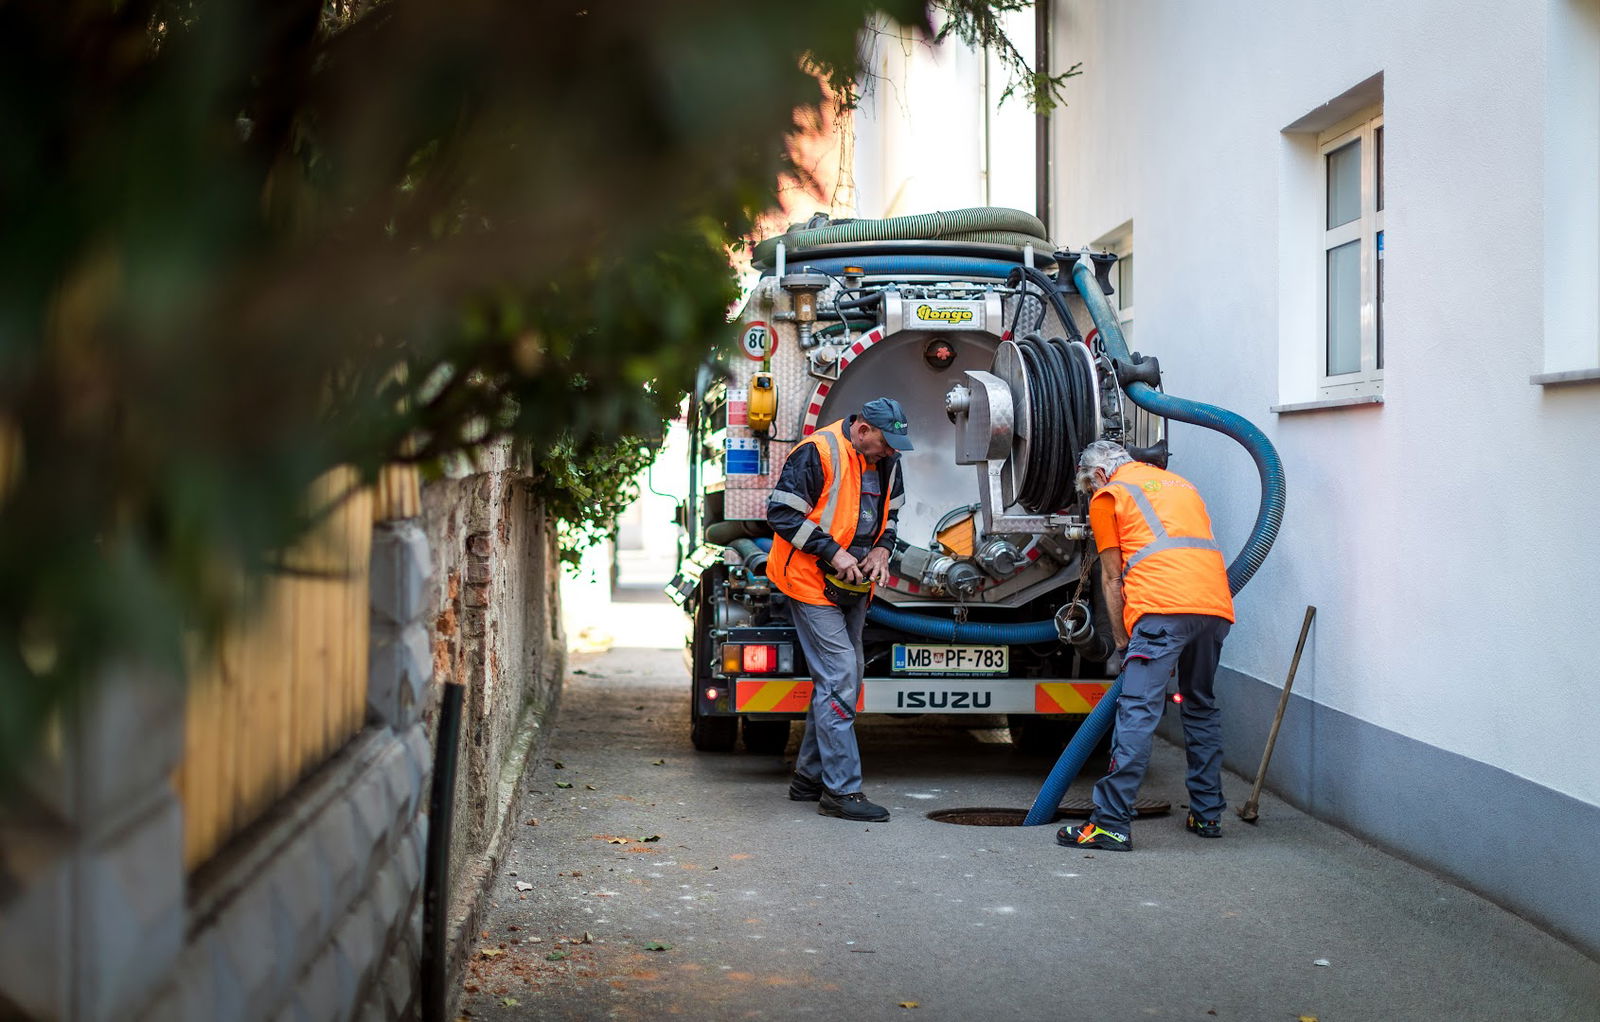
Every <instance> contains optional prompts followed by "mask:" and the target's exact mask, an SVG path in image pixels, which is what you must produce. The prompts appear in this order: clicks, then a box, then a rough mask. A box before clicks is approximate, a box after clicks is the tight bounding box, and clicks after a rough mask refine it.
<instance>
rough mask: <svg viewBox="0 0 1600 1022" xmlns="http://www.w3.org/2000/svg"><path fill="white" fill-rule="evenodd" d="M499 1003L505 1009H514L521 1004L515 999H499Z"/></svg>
mask: <svg viewBox="0 0 1600 1022" xmlns="http://www.w3.org/2000/svg"><path fill="white" fill-rule="evenodd" d="M500 1003H501V1004H502V1005H504V1006H505V1007H507V1008H515V1007H516V1006H517V1005H519V1004H521V1003H522V1002H521V1001H519V1000H517V999H516V998H515V997H502V998H500Z"/></svg>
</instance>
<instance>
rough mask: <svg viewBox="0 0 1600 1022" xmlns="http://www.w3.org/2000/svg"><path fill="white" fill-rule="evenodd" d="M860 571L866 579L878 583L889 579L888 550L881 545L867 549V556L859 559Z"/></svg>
mask: <svg viewBox="0 0 1600 1022" xmlns="http://www.w3.org/2000/svg"><path fill="white" fill-rule="evenodd" d="M861 572H862V574H864V575H865V576H866V577H867V580H868V581H871V582H877V583H879V584H880V585H881V584H884V583H887V582H888V581H889V551H887V550H885V549H884V548H883V547H881V546H875V547H873V548H872V549H871V550H868V551H867V556H865V557H863V558H862V559H861Z"/></svg>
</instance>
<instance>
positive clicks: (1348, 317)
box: [1317, 109, 1383, 398]
mask: <svg viewBox="0 0 1600 1022" xmlns="http://www.w3.org/2000/svg"><path fill="white" fill-rule="evenodd" d="M1317 152H1318V156H1319V157H1320V159H1321V164H1322V194H1323V200H1324V201H1323V203H1322V206H1323V209H1322V214H1323V234H1322V249H1323V270H1322V274H1321V278H1322V286H1321V297H1322V301H1321V303H1320V304H1321V306H1322V352H1321V359H1320V362H1321V374H1320V380H1319V390H1320V396H1322V397H1324V398H1338V397H1359V396H1364V395H1371V394H1382V393H1383V114H1382V111H1381V110H1377V109H1373V110H1368V111H1366V112H1364V113H1361V114H1358V115H1357V116H1355V117H1353V118H1351V119H1349V120H1346V121H1344V122H1343V123H1341V124H1338V125H1336V126H1335V127H1334V128H1332V129H1331V130H1329V131H1326V132H1323V133H1322V134H1321V135H1319V136H1318V138H1317Z"/></svg>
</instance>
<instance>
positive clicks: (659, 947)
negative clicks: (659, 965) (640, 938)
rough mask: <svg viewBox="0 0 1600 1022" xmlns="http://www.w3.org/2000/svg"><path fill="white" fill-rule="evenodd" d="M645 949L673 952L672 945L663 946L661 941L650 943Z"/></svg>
mask: <svg viewBox="0 0 1600 1022" xmlns="http://www.w3.org/2000/svg"><path fill="white" fill-rule="evenodd" d="M644 949H645V950H646V951H671V950H672V945H671V944H663V943H661V942H660V941H659V940H652V941H651V942H650V943H648V944H646V945H645V946H644Z"/></svg>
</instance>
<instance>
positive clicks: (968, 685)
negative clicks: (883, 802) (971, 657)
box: [731, 677, 1111, 715]
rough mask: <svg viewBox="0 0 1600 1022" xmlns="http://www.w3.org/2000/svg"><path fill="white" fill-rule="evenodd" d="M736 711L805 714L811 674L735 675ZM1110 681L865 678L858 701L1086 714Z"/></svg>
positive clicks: (874, 709)
mask: <svg viewBox="0 0 1600 1022" xmlns="http://www.w3.org/2000/svg"><path fill="white" fill-rule="evenodd" d="M731 680H732V688H733V697H734V698H733V708H732V711H731V712H735V713H752V714H755V713H773V714H790V715H792V714H801V715H803V714H804V713H805V712H806V708H807V707H808V706H810V705H811V679H810V678H771V677H761V678H742V677H738V678H733V679H731ZM1110 687H1111V679H1109V678H1108V679H1105V680H1103V681H1084V680H1082V679H1071V678H973V677H964V678H894V677H887V678H885V677H879V678H867V679H866V680H865V682H863V683H862V686H861V697H860V698H859V699H858V700H857V701H856V710H857V712H860V713H1070V714H1086V713H1088V712H1089V711H1090V710H1093V709H1094V707H1095V704H1096V703H1098V702H1099V701H1100V699H1101V698H1102V697H1103V696H1104V695H1105V693H1106V690H1107V689H1108V688H1110Z"/></svg>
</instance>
